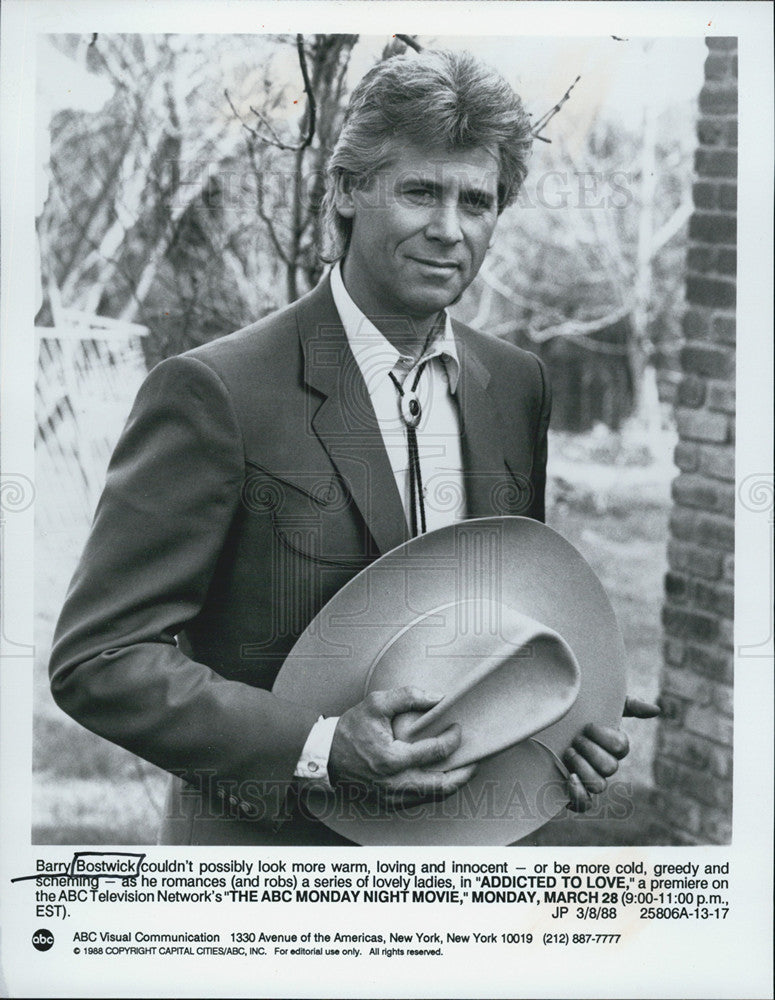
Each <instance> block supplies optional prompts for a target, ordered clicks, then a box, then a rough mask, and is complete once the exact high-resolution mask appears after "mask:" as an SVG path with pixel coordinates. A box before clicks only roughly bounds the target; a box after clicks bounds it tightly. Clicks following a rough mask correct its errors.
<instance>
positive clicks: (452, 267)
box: [411, 257, 460, 271]
mask: <svg viewBox="0 0 775 1000" xmlns="http://www.w3.org/2000/svg"><path fill="white" fill-rule="evenodd" d="M411 259H412V260H413V261H415V262H416V263H418V264H422V265H423V266H424V267H433V268H437V269H439V270H444V271H456V270H457V269H458V268H459V267H460V264H458V263H457V261H454V260H435V259H434V258H432V257H412V258H411Z"/></svg>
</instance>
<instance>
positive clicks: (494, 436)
mask: <svg viewBox="0 0 775 1000" xmlns="http://www.w3.org/2000/svg"><path fill="white" fill-rule="evenodd" d="M453 327H454V324H453ZM455 332H456V337H455V341H456V344H457V349H458V357H459V360H460V379H459V381H458V390H457V392H458V405H459V408H460V424H461V435H462V452H463V469H464V472H463V479H464V483H465V489H466V500H467V513H468V516H469V517H493V516H495V515H501V514H505V513H507V510H505V509H504V498H505V496H506V495H507V494H504V489H503V487H504V483H509V482H510V476H509V473H508V470H507V467H506V459H505V450H504V447H503V438H502V435H503V420H502V418H501V415H500V413H499V411H498V407H497V405H496V402H495V401H494V400H493V398H492V396H491V394H490V392H488V386H489V383H490V374H489V372H488V371H487V369H486V368H485V367H484V365H483V364H482V362H481V361H480V360H479V358H478V357H477V355H476V353H475V350H474V348H473V347H472V346H471V344H470V342H469V341H468V340H466V339H464V338H462V337H461V336H459V335H458V331H457V330H456V331H455Z"/></svg>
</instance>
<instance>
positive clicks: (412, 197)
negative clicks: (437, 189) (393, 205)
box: [404, 188, 433, 205]
mask: <svg viewBox="0 0 775 1000" xmlns="http://www.w3.org/2000/svg"><path fill="white" fill-rule="evenodd" d="M404 196H405V197H406V198H407V199H408V200H409V201H411V202H413V203H415V204H418V205H430V204H432V202H433V192H432V191H429V190H428V188H409V190H408V191H405V192H404Z"/></svg>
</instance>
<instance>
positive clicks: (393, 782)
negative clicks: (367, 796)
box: [379, 764, 476, 805]
mask: <svg viewBox="0 0 775 1000" xmlns="http://www.w3.org/2000/svg"><path fill="white" fill-rule="evenodd" d="M475 772H476V765H475V764H468V765H466V767H456V768H453V769H452V770H451V771H420V770H409V771H405V772H404V773H403V774H401V775H394V776H393V777H392V778H389V779H388V780H387V781H385V782H384V783H382V784H381V785H380V786H379V788H380V793H381V796H382V798H383V799H384V800H385V801H386V802H388V803H391V804H394V805H400V804H403V805H410V804H412V803H419V802H428V801H432V800H434V799H443V798H446V797H447V796H448V795H451V794H452V793H453V792H456V791H457V790H458V789H459V788H461V787H462V786H463V785H464V784H465V783H466V782H467V781H470V780H471V778H472V777H473V775H474V773H475Z"/></svg>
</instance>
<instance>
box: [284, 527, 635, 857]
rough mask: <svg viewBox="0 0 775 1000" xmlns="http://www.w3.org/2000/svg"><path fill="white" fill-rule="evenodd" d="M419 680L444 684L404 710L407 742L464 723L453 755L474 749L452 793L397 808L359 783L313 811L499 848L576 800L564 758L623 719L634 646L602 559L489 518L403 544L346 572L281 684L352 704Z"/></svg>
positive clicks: (348, 822)
mask: <svg viewBox="0 0 775 1000" xmlns="http://www.w3.org/2000/svg"><path fill="white" fill-rule="evenodd" d="M407 684H411V685H413V686H416V687H421V688H424V689H426V690H428V691H435V692H439V693H442V694H443V695H444V697H443V698H442V699H441V701H440V702H439V703H438V704H437V705H436V706H435V707H434V708H432V709H431V710H430V711H428V712H426V713H423V714H417V713H405V714H404V715H403V716H398V717H396V718H395V719H394V725H393V728H394V732H395V735H396V738H398V739H406V740H412V739H419V738H422V737H426V736H432V735H435V734H437V733H439V732H441V731H442V730H444V729H445V728H447V726H449V725H450V724H451V723H452V722H458V723H459V724H460V726H461V729H462V741H461V745H460V747H459V749H458V750H457V751H455V753H454V754H453V755H452V756H451V757H450V758H449V759H448V761H447V762H445V766H447V767H457V766H460V765H463V764H466V763H470V762H472V761H478V767H477V771H476V773H475V774H474V776H473V777H472V778H471V779H470V781H468V782H467V784H465V785H464V786H463V787H462V788H461V789H459V790H458V791H457V792H455V793H454V794H453V795H451V796H449V797H448V798H446V799H443V800H441V801H436V802H429V803H423V804H421V805H412V806H411V807H407V808H404V809H397V808H393V809H391V810H388V809H386V808H384V807H380V806H378V805H376V804H375V802H374V800H373V799H372V798H371V797H367V796H366V797H365V796H363V795H361V796H356V797H353V795H352V790H350V791H349V792H348V790H347V789H341V790H338V791H337V793H323V792H320V791H315V792H314V793H311V794H310V795H309V797H308V806H309V808H310V810H311V811H312V812H313V814H314V815H316V816H317V817H318V818H319V819H320V820H321V821H322V822H323V823H325V824H326V825H327V826H329V827H330V828H331V829H333V830H335V831H336V832H337V833H339V834H341V835H342V836H344V837H347V838H348V839H350V840H352V841H355V842H356V843H360V844H373V845H387V844H395V845H401V844H406V845H409V844H424V845H432V844H439V845H458V844H459V845H463V844H469V845H474V844H481V845H484V844H491V845H504V844H509V843H512V842H513V841H515V840H519V839H520V838H522V837H525V836H527V835H528V834H530V833H532V832H533V831H534V830H536V829H538V827H540V826H542V825H543V824H544V823H546V822H547V821H548V820H549V819H551V818H552V817H553V816H554V815H556V814H557V813H558V812H559V811H560V810H561V809H562V808H563V807H564V806H565V805H566V804H567V802H568V795H567V791H566V782H565V778H566V777H567V772H566V771H565V768H564V766H563V765H562V762H561V761H560V759H559V757H560V755H561V754H562V753H563V751H564V750H565V749H566V748H567V747H568V746H569V745H570V743H571V742H572V740H573V738H574V737H575V736H576V735H577V733H579V732H580V731H581V730H582V729H583V728H584V726H585V725H587V724H588V723H590V722H595V723H597V724H599V725H602V726H616V725H618V723H619V720H620V719H621V715H622V709H623V706H624V700H625V674H624V647H623V644H622V640H621V635H620V633H619V629H618V626H617V624H616V619H615V617H614V613H613V609H612V608H611V604H610V602H609V600H608V598H607V596H606V594H605V592H604V590H603V588H602V586H601V584H600V582H599V581H598V579H597V577H596V576H595V574H594V572H593V571H592V569H591V568H590V567H589V565H588V564H587V563H586V562H585V560H584V559H583V557H582V556H581V555H580V554H579V553H578V552H577V551H576V549H575V548H574V547H573V546H572V545H571V544H570V543H569V542H567V541H566V540H565V539H564V538H562V537H561V536H560V535H558V534H557V533H556V532H555V531H553V530H552V529H551V528H547V527H546V526H545V525H543V524H541V523H540V522H538V521H533V520H531V519H528V518H523V517H489V518H479V519H475V520H469V521H461V522H459V523H457V524H453V525H449V526H447V527H444V528H440V529H439V530H437V531H433V532H429V533H427V534H425V535H420V536H418V537H416V538H413V539H411V540H410V541H408V542H406V543H404V544H403V545H400V546H398V547H397V548H395V549H393V550H392V551H390V552H388V553H386V554H385V555H383V556H382V557H381V558H379V559H378V560H376V562H374V563H372V564H371V565H370V566H368V567H367V568H366V569H364V570H362V571H361V572H360V573H359V574H358V575H357V576H355V577H354V578H353V579H352V580H350V581H349V583H347V584H346V585H345V586H344V587H342V589H341V590H339V591H338V592H337V593H336V594H335V595H334V597H333V598H332V599H331V600H330V601H329V602H328V604H326V606H325V607H324V608H323V609H322V610H321V611H320V612H319V614H318V615H317V616H316V617H315V618H314V619H313V620H312V622H310V624H309V625H308V627H307V628H306V630H305V631H304V633H303V634H302V635H301V636H300V637H299V639H298V640H297V642H296V644H295V645H294V647H293V649H292V650H291V653H290V654H289V656H288V658H287V659H286V661H285V663H284V664H283V667H282V669H281V671H280V673H279V674H278V677H277V679H276V681H275V685H274V688H273V690H274V693H275V694H277V695H278V696H280V697H282V698H285V699H287V700H289V701H296V702H298V703H300V704H304V705H307V706H311V707H314V708H316V709H317V710H318V711H319V712H320V714H322V715H324V716H333V715H341V714H342V713H343V712H344V711H346V710H347V709H348V708H350V707H352V706H353V705H355V704H357V703H358V702H360V701H362V700H363V698H364V697H365V696H366V695H367V694H368V693H369V692H370V691H375V690H385V689H388V688H394V687H401V686H404V685H407Z"/></svg>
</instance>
